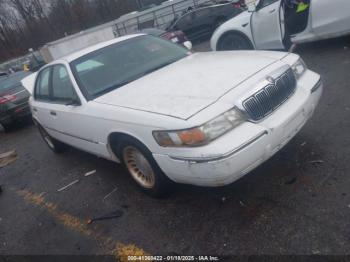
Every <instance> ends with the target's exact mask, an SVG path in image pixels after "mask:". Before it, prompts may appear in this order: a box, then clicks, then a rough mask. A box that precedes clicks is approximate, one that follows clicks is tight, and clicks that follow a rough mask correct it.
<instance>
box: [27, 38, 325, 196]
mask: <svg viewBox="0 0 350 262" xmlns="http://www.w3.org/2000/svg"><path fill="white" fill-rule="evenodd" d="M321 93H322V82H321V78H320V76H319V75H318V74H316V73H314V72H312V71H310V70H308V69H307V68H306V66H305V64H304V63H303V61H302V60H301V59H300V58H299V56H297V55H295V54H288V53H283V52H262V51H260V52H259V51H239V52H209V53H196V54H192V53H191V52H189V51H188V50H186V49H185V48H183V47H180V46H178V45H175V44H173V43H171V42H169V41H166V40H162V39H160V38H156V37H153V36H149V35H133V36H126V37H121V38H117V39H114V40H111V41H109V42H105V43H101V44H99V45H96V46H93V47H90V48H87V49H85V50H83V51H79V52H77V53H74V54H72V55H69V56H67V57H65V58H62V59H60V60H57V61H54V62H53V63H51V64H48V65H47V66H45V67H44V68H42V69H41V70H40V72H39V73H38V75H37V77H36V81H35V87H34V91H33V96H32V98H31V99H30V104H31V108H32V112H33V118H34V120H35V122H36V123H37V125H38V127H39V130H40V133H41V134H42V136H43V138H44V140H45V141H46V143H47V144H48V146H49V147H50V148H51V149H52V150H54V151H55V152H61V151H62V150H63V149H64V148H65V146H66V145H71V146H73V147H76V148H79V149H82V150H84V151H87V152H90V153H93V154H95V155H98V156H100V157H103V158H106V159H109V160H112V161H116V162H122V163H123V164H125V166H126V168H127V170H128V171H129V173H130V174H131V176H132V177H133V178H134V180H135V181H136V182H137V183H138V185H139V186H140V187H141V188H142V189H144V191H146V192H148V193H149V194H151V195H154V196H159V195H161V194H163V193H164V192H166V188H167V185H168V184H169V182H170V181H175V182H178V183H187V184H193V185H199V186H214V187H215V186H222V185H226V184H229V183H232V182H233V181H235V180H237V179H239V178H240V177H242V176H243V175H245V174H247V173H248V172H249V171H250V170H252V169H253V168H255V167H256V166H258V165H259V164H261V163H262V162H264V161H265V160H267V159H268V158H270V157H271V156H272V155H273V154H274V153H276V152H277V151H278V150H280V149H281V148H282V147H283V146H284V145H285V144H286V143H287V142H288V141H289V140H290V139H291V138H292V137H293V136H294V135H295V134H296V133H297V132H298V131H299V130H300V129H301V127H302V126H303V125H304V124H305V122H306V121H307V120H308V119H309V118H310V117H311V115H312V114H313V112H314V110H315V107H316V106H317V104H318V101H319V99H320V97H321Z"/></svg>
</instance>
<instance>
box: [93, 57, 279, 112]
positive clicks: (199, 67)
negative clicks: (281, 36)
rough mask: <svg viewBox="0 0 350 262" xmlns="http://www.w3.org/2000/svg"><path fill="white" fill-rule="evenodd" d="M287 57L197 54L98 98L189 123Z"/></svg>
mask: <svg viewBox="0 0 350 262" xmlns="http://www.w3.org/2000/svg"><path fill="white" fill-rule="evenodd" d="M285 55H286V53H282V52H262V51H231V52H208V53H196V54H193V55H191V56H188V57H186V58H184V59H181V60H179V61H177V62H175V63H173V64H171V65H169V66H166V67H164V68H162V69H159V70H157V71H155V72H153V73H151V74H148V75H146V76H144V77H142V78H139V79H137V80H136V81H133V82H131V83H129V84H127V85H124V86H122V87H120V88H119V89H116V90H114V91H112V92H109V93H107V94H105V95H103V96H100V97H98V98H96V99H95V100H94V101H95V102H97V103H101V104H108V105H113V106H119V107H125V108H131V109H135V110H142V111H147V112H152V113H157V114H162V115H167V116H172V117H176V118H180V119H188V118H190V117H191V116H193V115H195V114H196V113H198V112H199V111H201V110H203V109H204V108H206V107H208V106H209V105H211V104H213V103H215V102H216V101H217V100H218V99H219V98H221V97H222V96H223V95H225V94H226V93H227V92H229V91H230V90H232V89H233V88H235V87H236V86H238V85H239V84H240V83H242V82H244V81H245V80H246V79H248V78H249V77H251V76H252V75H254V74H256V73H257V72H258V71H260V70H262V69H264V68H266V67H267V66H269V65H271V64H272V63H274V62H275V61H277V60H279V59H282V58H283V57H284V56H285Z"/></svg>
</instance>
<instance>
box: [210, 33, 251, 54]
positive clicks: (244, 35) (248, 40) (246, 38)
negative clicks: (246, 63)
mask: <svg viewBox="0 0 350 262" xmlns="http://www.w3.org/2000/svg"><path fill="white" fill-rule="evenodd" d="M229 34H236V35H239V36H241V37H243V38H244V39H245V40H246V41H247V42H248V43H249V45H250V47H251V48H252V49H255V48H254V45H253V43H252V41H251V40H250V39H249V37H248V36H247V35H246V34H245V33H242V32H240V31H236V30H230V31H227V32H225V33H224V34H223V35H222V36H220V38H219V40H218V43H217V48H216V49H218V50H219V48H218V47H219V45H220V42H221V41H222V39H223V38H224V37H225V36H227V35H229Z"/></svg>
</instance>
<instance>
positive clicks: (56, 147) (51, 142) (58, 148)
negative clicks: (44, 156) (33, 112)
mask: <svg viewBox="0 0 350 262" xmlns="http://www.w3.org/2000/svg"><path fill="white" fill-rule="evenodd" d="M37 127H38V129H39V133H40V135H41V137H42V138H43V140H44V142H45V143H46V145H47V146H48V147H49V148H50V149H51V150H52V151H53V152H54V153H56V154H60V153H62V152H64V151H65V150H66V149H67V145H66V144H64V143H62V142H60V141H58V140H56V139H54V138H53V137H51V136H50V135H49V133H47V131H46V130H45V129H44V128H43V127H42V126H41V125H39V124H37Z"/></svg>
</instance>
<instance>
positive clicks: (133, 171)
mask: <svg viewBox="0 0 350 262" xmlns="http://www.w3.org/2000/svg"><path fill="white" fill-rule="evenodd" d="M119 155H120V156H121V159H122V161H123V163H124V165H125V167H126V169H127V170H128V172H129V174H130V175H131V177H132V178H133V179H134V180H135V182H136V183H137V184H138V186H139V187H140V188H141V189H142V190H143V191H144V192H145V193H147V194H148V195H150V196H152V197H162V196H164V195H165V194H166V193H167V192H168V189H169V186H170V183H171V182H170V180H169V179H168V178H167V177H166V176H165V174H164V173H163V172H162V171H161V169H160V168H159V166H158V165H157V163H156V162H155V160H154V159H153V156H152V154H151V152H150V151H149V150H148V149H147V148H146V147H145V146H144V145H143V144H141V143H139V142H138V141H136V140H133V139H125V140H124V141H123V142H122V144H121V146H120V153H119Z"/></svg>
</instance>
